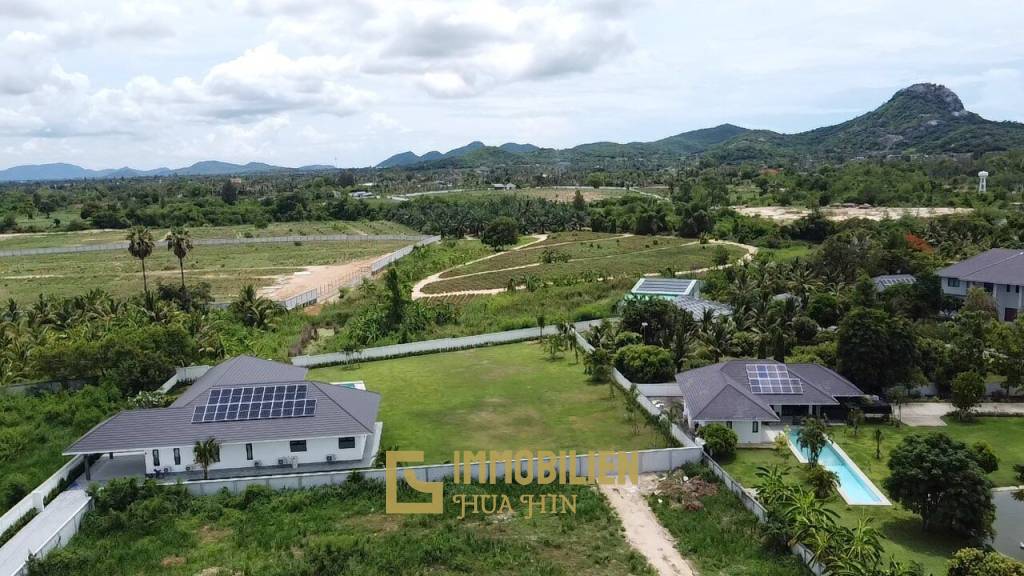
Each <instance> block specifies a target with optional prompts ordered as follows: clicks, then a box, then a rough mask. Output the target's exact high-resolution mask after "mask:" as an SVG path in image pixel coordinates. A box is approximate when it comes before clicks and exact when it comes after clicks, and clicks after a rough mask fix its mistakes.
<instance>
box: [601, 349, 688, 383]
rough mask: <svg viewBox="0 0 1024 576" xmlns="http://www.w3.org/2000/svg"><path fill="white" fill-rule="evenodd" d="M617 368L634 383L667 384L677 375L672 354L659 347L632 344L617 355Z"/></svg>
mask: <svg viewBox="0 0 1024 576" xmlns="http://www.w3.org/2000/svg"><path fill="white" fill-rule="evenodd" d="M615 367H616V368H618V369H619V371H620V372H622V374H623V375H624V376H625V377H626V378H629V379H630V380H632V381H634V382H641V383H643V382H665V381H668V380H671V379H672V378H673V377H674V376H675V373H676V365H675V361H673V359H672V353H671V352H669V351H668V350H665V349H664V348H660V347H658V346H647V345H644V344H630V345H629V346H625V347H623V348H621V349H620V350H619V351H618V352H616V353H615Z"/></svg>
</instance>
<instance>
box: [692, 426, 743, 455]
mask: <svg viewBox="0 0 1024 576" xmlns="http://www.w3.org/2000/svg"><path fill="white" fill-rule="evenodd" d="M699 435H700V437H701V438H703V439H704V449H705V450H707V452H708V454H710V455H711V456H713V457H714V458H731V457H732V456H733V455H735V454H736V444H737V443H739V438H737V436H736V432H734V431H733V430H732V428H726V427H725V426H722V425H721V424H708V425H707V426H705V427H703V428H701V429H700V434H699Z"/></svg>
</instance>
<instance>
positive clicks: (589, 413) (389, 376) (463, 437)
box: [310, 342, 665, 463]
mask: <svg viewBox="0 0 1024 576" xmlns="http://www.w3.org/2000/svg"><path fill="white" fill-rule="evenodd" d="M310 377H311V378H313V379H316V380H326V381H330V382H334V381H344V380H363V381H364V382H365V383H366V388H367V389H368V390H373V391H375V392H380V393H381V409H380V416H379V418H380V420H381V421H382V422H384V438H383V442H382V445H383V446H387V447H391V446H395V445H397V446H399V447H400V448H402V449H403V450H423V451H424V453H425V454H424V455H425V457H426V461H427V462H434V463H436V462H445V461H448V460H451V458H452V453H453V452H454V451H455V450H484V449H486V450H517V449H523V450H542V449H543V450H563V449H565V450H570V449H575V450H579V451H584V450H598V449H607V450H633V449H645V448H659V447H664V445H665V439H664V437H663V436H662V435H661V434H660V433H658V432H655V431H651V430H648V429H641V431H640V433H639V434H634V433H633V428H632V424H631V423H630V422H629V421H627V419H626V416H625V403H624V400H623V398H622V396H621V393H618V394H617V395H616V396H615V397H614V398H611V397H609V392H608V391H609V388H608V386H607V385H594V384H591V383H590V382H589V381H588V380H587V377H586V376H585V375H584V374H583V364H582V363H579V364H577V363H575V360H574V358H573V354H572V352H568V353H567V354H566V358H563V359H558V360H548V359H547V358H546V357H545V355H544V351H543V350H542V348H541V346H540V345H539V344H537V343H534V342H530V343H522V344H509V345H504V346H493V347H489V348H476V349H473V350H464V351H460V352H449V353H444V354H428V355H424V356H414V357H409V358H399V359H395V360H382V361H378V362H367V363H363V364H360V365H359V366H357V367H355V368H352V367H346V366H336V367H330V368H320V369H316V370H313V371H312V372H311V373H310Z"/></svg>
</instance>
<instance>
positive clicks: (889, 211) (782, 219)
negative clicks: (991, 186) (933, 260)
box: [732, 206, 972, 224]
mask: <svg viewBox="0 0 1024 576" xmlns="http://www.w3.org/2000/svg"><path fill="white" fill-rule="evenodd" d="M732 208H733V210H736V211H737V212H739V213H740V214H746V215H747V216H760V217H762V218H767V219H769V220H774V221H775V222H778V223H780V224H787V223H789V222H793V221H794V220H798V219H800V218H803V217H804V216H806V215H808V214H810V212H811V211H810V210H809V209H807V208H800V207H797V206H733V207H732ZM971 211H972V209H971V208H889V207H883V206H872V207H870V208H869V207H865V208H855V207H838V206H831V207H828V208H822V209H821V213H822V214H824V215H825V217H826V218H828V219H829V220H836V221H843V220H850V219H851V218H867V219H868V220H886V219H896V218H900V217H902V216H917V217H920V218H932V217H935V216H946V215H949V214H968V213H970V212H971Z"/></svg>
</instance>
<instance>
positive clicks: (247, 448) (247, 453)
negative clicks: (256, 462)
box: [245, 444, 252, 460]
mask: <svg viewBox="0 0 1024 576" xmlns="http://www.w3.org/2000/svg"><path fill="white" fill-rule="evenodd" d="M245 459H246V460H252V444H246V445H245Z"/></svg>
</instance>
